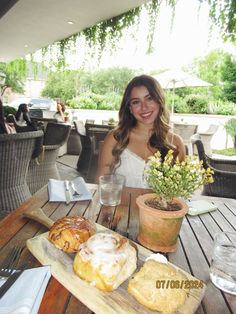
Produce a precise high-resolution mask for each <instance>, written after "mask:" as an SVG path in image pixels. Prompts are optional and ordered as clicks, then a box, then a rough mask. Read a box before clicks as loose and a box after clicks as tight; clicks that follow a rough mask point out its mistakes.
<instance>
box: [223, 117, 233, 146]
mask: <svg viewBox="0 0 236 314" xmlns="http://www.w3.org/2000/svg"><path fill="white" fill-rule="evenodd" d="M224 127H225V131H226V133H227V134H228V135H229V136H230V137H231V138H232V140H233V142H234V141H235V135H236V119H234V118H232V119H229V120H228V121H227V122H225V125H224Z"/></svg>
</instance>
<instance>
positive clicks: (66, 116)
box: [64, 111, 69, 121]
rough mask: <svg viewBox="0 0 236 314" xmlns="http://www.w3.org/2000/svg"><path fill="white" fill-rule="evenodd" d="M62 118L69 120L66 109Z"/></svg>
mask: <svg viewBox="0 0 236 314" xmlns="http://www.w3.org/2000/svg"><path fill="white" fill-rule="evenodd" d="M64 120H65V121H69V112H68V111H65V112H64Z"/></svg>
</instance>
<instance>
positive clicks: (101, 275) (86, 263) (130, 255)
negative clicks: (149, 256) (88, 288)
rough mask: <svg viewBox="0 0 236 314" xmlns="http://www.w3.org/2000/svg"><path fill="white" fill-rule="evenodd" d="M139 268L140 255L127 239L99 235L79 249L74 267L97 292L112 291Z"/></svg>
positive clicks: (104, 234) (112, 235)
mask: <svg viewBox="0 0 236 314" xmlns="http://www.w3.org/2000/svg"><path fill="white" fill-rule="evenodd" d="M136 265H137V253H136V250H135V248H134V247H132V246H131V245H130V244H129V240H128V239H127V238H124V237H122V236H121V235H119V234H115V233H108V232H100V233H96V234H95V235H93V236H92V237H91V238H89V239H88V241H86V242H85V243H83V244H82V245H81V246H80V250H79V252H78V253H77V254H76V256H75V259H74V263H73V268H74V271H75V273H76V274H77V275H78V276H79V277H80V278H82V279H84V280H86V281H88V282H90V283H91V284H92V285H94V286H96V287H97V288H98V289H100V290H103V291H112V290H114V289H116V288H117V287H118V286H119V285H120V284H121V283H122V282H124V281H125V280H126V279H127V278H128V277H130V276H131V275H132V274H133V272H134V271H135V269H136V267H137V266H136Z"/></svg>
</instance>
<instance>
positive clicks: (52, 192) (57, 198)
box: [48, 177, 92, 202]
mask: <svg viewBox="0 0 236 314" xmlns="http://www.w3.org/2000/svg"><path fill="white" fill-rule="evenodd" d="M72 182H73V183H74V186H75V189H76V191H77V192H79V194H80V195H74V196H73V198H72V202H73V201H86V200H91V199H92V194H91V193H90V191H89V190H88V188H87V186H86V183H85V181H84V179H83V178H82V177H77V178H75V179H74V180H72ZM48 193H49V201H50V202H65V201H66V195H65V183H64V181H61V180H55V179H49V182H48ZM71 194H72V195H73V190H71Z"/></svg>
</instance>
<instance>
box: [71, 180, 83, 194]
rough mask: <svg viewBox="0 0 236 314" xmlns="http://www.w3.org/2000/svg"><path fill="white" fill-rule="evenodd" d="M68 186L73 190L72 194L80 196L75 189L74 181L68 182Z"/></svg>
mask: <svg viewBox="0 0 236 314" xmlns="http://www.w3.org/2000/svg"><path fill="white" fill-rule="evenodd" d="M70 186H71V188H72V190H73V191H74V192H73V196H80V195H81V194H80V193H79V192H78V191H77V190H76V187H75V184H74V182H70Z"/></svg>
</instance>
